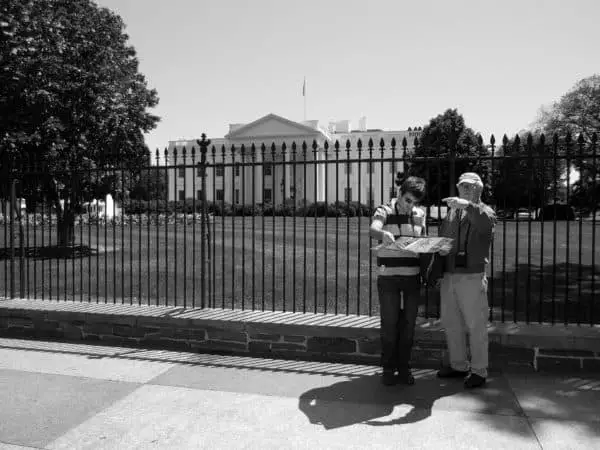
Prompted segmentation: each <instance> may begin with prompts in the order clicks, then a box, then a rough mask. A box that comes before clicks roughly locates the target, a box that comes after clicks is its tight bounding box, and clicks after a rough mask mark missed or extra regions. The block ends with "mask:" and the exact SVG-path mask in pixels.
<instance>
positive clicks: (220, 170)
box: [216, 166, 225, 177]
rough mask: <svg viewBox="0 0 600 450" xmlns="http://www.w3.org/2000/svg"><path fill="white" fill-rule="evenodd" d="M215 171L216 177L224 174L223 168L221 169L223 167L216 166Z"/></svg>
mask: <svg viewBox="0 0 600 450" xmlns="http://www.w3.org/2000/svg"><path fill="white" fill-rule="evenodd" d="M216 171H217V173H216V176H217V177H222V176H223V174H224V173H225V167H223V166H217V167H216Z"/></svg>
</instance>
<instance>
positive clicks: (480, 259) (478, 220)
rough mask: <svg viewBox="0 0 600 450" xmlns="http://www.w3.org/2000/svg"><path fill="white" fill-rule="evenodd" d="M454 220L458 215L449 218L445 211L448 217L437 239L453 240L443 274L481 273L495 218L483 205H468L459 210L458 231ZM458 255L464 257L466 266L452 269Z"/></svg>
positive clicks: (492, 212) (443, 222) (456, 219)
mask: <svg viewBox="0 0 600 450" xmlns="http://www.w3.org/2000/svg"><path fill="white" fill-rule="evenodd" d="M459 211H460V210H459ZM457 213H458V211H457ZM458 216H459V215H458V214H453V215H452V217H450V211H448V215H447V216H446V218H445V219H444V220H443V221H442V224H441V225H440V230H439V236H442V237H449V238H453V239H454V246H453V249H452V251H451V252H450V254H449V255H447V256H446V258H445V265H444V271H445V272H450V273H483V272H485V268H486V265H487V264H488V263H489V255H490V246H491V244H492V239H494V225H495V224H496V214H495V213H494V210H493V209H492V208H490V207H489V206H487V205H486V204H484V203H470V204H469V206H467V207H466V208H465V209H464V210H462V213H461V219H460V227H459V219H458ZM459 252H461V253H464V254H465V256H464V258H463V259H464V260H465V261H466V264H465V265H464V266H461V267H456V260H457V258H456V256H457V254H458V253H459Z"/></svg>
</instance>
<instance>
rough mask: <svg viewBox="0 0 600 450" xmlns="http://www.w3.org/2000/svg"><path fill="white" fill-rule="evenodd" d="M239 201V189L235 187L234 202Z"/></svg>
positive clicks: (237, 202)
mask: <svg viewBox="0 0 600 450" xmlns="http://www.w3.org/2000/svg"><path fill="white" fill-rule="evenodd" d="M239 203H240V190H239V189H236V190H235V204H236V205H239Z"/></svg>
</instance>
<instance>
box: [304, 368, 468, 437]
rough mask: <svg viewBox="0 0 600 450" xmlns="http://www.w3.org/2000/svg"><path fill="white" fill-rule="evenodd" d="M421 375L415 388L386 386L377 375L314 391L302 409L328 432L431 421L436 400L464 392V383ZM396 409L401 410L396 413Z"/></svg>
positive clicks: (307, 392) (425, 372)
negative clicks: (347, 427)
mask: <svg viewBox="0 0 600 450" xmlns="http://www.w3.org/2000/svg"><path fill="white" fill-rule="evenodd" d="M418 372H419V371H414V373H415V377H416V378H417V383H416V384H415V385H413V386H405V385H401V384H398V385H396V386H383V385H382V384H381V379H380V375H379V374H376V375H370V376H361V377H356V378H353V379H351V380H347V381H341V382H339V383H335V384H332V385H330V386H326V387H320V388H315V389H311V390H309V391H306V392H305V393H303V394H302V395H301V396H300V398H299V402H298V408H299V409H300V410H301V411H302V412H303V413H304V414H305V415H306V417H307V418H308V420H309V421H310V423H312V424H318V425H322V426H323V428H325V429H327V430H329V429H334V428H340V427H345V426H349V425H354V424H358V423H362V424H368V425H373V426H384V425H400V424H408V423H414V422H418V421H421V420H424V419H426V418H428V417H429V416H430V415H431V409H432V407H433V404H434V403H435V401H436V400H438V399H440V398H442V397H446V396H450V395H454V394H456V393H459V392H463V391H464V388H463V385H462V382H456V380H451V381H448V380H440V379H438V378H436V377H435V372H434V371H420V372H421V373H418ZM396 407H400V408H398V410H399V411H396V412H395V411H394V409H395V408H396ZM410 407H412V409H410V410H408V409H409V408H410ZM406 410H408V411H407V412H405V413H404V414H403V415H402V416H401V417H393V416H394V415H396V413H398V412H400V413H401V414H402V413H403V412H404V411H406Z"/></svg>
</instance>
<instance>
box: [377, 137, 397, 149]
mask: <svg viewBox="0 0 600 450" xmlns="http://www.w3.org/2000/svg"><path fill="white" fill-rule="evenodd" d="M392 139H394V138H392ZM379 147H381V148H384V147H385V141H384V140H383V138H381V139H380V140H379Z"/></svg>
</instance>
